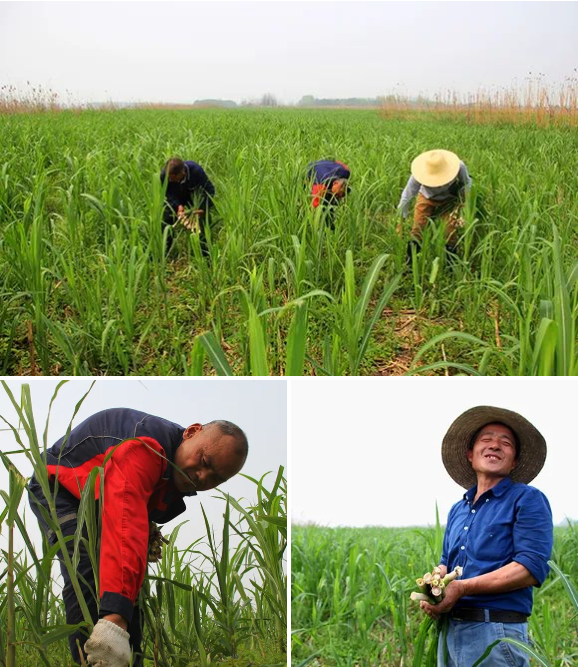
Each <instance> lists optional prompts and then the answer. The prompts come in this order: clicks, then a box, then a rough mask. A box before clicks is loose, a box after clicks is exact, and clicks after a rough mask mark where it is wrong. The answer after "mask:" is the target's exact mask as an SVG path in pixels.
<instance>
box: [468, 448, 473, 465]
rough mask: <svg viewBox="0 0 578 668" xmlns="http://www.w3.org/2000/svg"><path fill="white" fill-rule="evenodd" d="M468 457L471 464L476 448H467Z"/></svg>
mask: <svg viewBox="0 0 578 668" xmlns="http://www.w3.org/2000/svg"><path fill="white" fill-rule="evenodd" d="M466 457H467V458H468V461H469V462H470V464H471V463H472V459H473V458H474V450H473V448H471V449H470V448H468V449H467V450H466Z"/></svg>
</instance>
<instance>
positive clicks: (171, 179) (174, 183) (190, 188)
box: [161, 158, 215, 255]
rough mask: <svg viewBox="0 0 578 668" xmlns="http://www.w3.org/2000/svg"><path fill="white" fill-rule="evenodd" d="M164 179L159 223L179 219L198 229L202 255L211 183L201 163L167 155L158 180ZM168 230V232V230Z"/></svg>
mask: <svg viewBox="0 0 578 668" xmlns="http://www.w3.org/2000/svg"><path fill="white" fill-rule="evenodd" d="M165 180H168V182H167V190H166V196H165V198H166V206H165V212H164V216H163V224H164V225H165V226H167V225H168V226H170V227H171V228H172V227H173V226H174V224H175V223H176V222H180V223H181V224H182V225H183V226H184V227H186V228H187V229H188V230H190V231H192V232H198V233H199V239H200V242H201V250H202V252H203V255H207V254H208V248H207V237H206V231H205V230H206V225H208V221H207V219H208V213H209V209H210V207H211V204H212V198H213V197H214V196H215V186H214V185H213V184H212V183H211V181H210V179H209V177H208V176H207V175H206V173H205V170H204V169H203V168H202V167H201V165H199V164H198V163H196V162H193V161H192V160H186V161H185V160H181V158H170V159H169V160H168V161H167V163H166V165H165V166H164V168H163V170H162V171H161V182H162V183H164V182H165ZM169 234H170V235H171V236H172V231H171V232H170V233H169Z"/></svg>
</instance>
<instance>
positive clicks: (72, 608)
mask: <svg viewBox="0 0 578 668" xmlns="http://www.w3.org/2000/svg"><path fill="white" fill-rule="evenodd" d="M111 453H112V454H111ZM247 453H248V444H247V438H246V436H245V434H244V433H243V431H242V430H241V429H240V428H239V427H237V426H236V425H234V424H232V423H231V422H227V421H224V420H217V421H214V422H209V423H208V424H205V425H201V424H198V423H196V424H192V425H191V426H189V427H187V428H186V429H185V428H183V427H181V426H180V425H178V424H175V423H173V422H169V421H168V420H164V419H163V418H160V417H156V416H154V415H148V414H147V413H142V412H140V411H137V410H133V409H130V408H112V409H108V410H104V411H101V412H99V413H96V414H95V415H93V416H91V417H89V418H88V419H87V420H85V421H84V422H82V423H81V424H80V425H78V426H77V427H75V428H74V429H73V430H72V431H71V432H70V434H69V435H68V438H66V439H65V438H64V437H63V438H61V439H59V440H58V441H57V442H56V443H55V444H54V445H53V446H52V448H50V449H49V450H48V451H47V452H46V468H47V471H48V475H49V478H50V486H51V491H52V492H53V493H54V482H55V480H56V479H58V490H57V493H56V497H55V503H56V509H57V515H58V518H59V523H60V525H61V527H62V532H63V534H64V536H71V535H73V534H74V533H75V531H76V527H77V514H78V508H79V500H80V496H81V493H82V490H83V488H84V486H85V484H86V482H87V479H88V477H89V475H90V472H91V471H92V469H93V468H94V467H97V466H102V465H103V462H104V460H105V458H106V457H107V456H108V455H111V456H110V458H109V459H107V461H106V463H104V500H103V499H99V495H100V483H99V480H98V479H97V483H96V487H95V496H96V499H97V500H98V502H99V504H101V505H102V534H101V542H100V569H99V588H100V591H99V592H97V596H98V597H99V602H98V604H97V601H96V600H94V597H93V595H92V593H91V589H92V591H94V589H95V581H94V575H93V570H92V565H91V563H90V559H89V556H88V553H87V552H86V550H85V549H81V558H80V563H79V565H78V570H77V574H78V576H79V582H80V585H81V588H82V592H83V594H84V597H85V599H86V602H87V605H88V607H89V609H90V612H91V615H92V617H93V621H94V622H95V624H96V625H95V627H94V629H93V632H92V634H91V636H90V638H89V639H88V640H86V636H85V635H83V633H82V632H81V631H79V632H77V633H75V634H73V635H72V636H70V638H69V642H70V649H71V652H72V656H73V658H74V660H75V661H76V662H77V663H80V655H79V651H78V647H77V643H76V641H77V639H78V640H79V643H80V646H81V647H82V648H83V653H84V655H85V657H87V660H88V662H89V663H90V664H94V665H103V666H128V665H129V660H130V645H132V649H133V652H134V657H133V665H135V666H137V665H142V655H141V648H140V642H141V619H140V615H139V614H138V611H137V610H135V602H136V599H137V596H138V593H139V590H140V588H141V586H142V583H143V580H144V577H145V572H146V568H147V556H148V552H149V523H150V522H151V521H152V522H156V523H159V524H164V523H165V522H169V521H170V520H172V519H174V518H175V517H177V515H180V514H181V513H182V512H183V511H184V510H185V502H184V500H183V498H184V497H185V496H193V495H196V494H197V492H203V491H206V490H209V489H213V488H215V487H217V486H218V485H220V484H222V483H224V482H225V481H227V480H228V479H229V478H231V477H232V476H234V475H236V474H237V473H239V471H240V470H241V468H242V466H243V465H244V463H245V460H246V458H247ZM179 469H180V471H179ZM29 495H30V505H31V508H32V510H33V512H34V513H35V515H36V516H37V517H38V520H39V522H40V525H41V527H42V528H43V530H44V532H45V534H46V536H47V538H48V541H49V543H50V544H51V545H53V544H54V543H55V542H56V536H55V534H54V533H53V532H52V531H51V530H50V529H49V527H48V525H47V524H46V521H45V519H44V517H43V515H42V512H41V510H40V508H39V505H41V506H44V508H47V507H48V504H47V501H46V499H45V498H44V496H43V493H42V489H41V487H40V485H39V483H38V482H37V481H36V480H35V478H34V477H32V479H31V480H30V483H29ZM68 545H69V550H70V552H71V554H72V551H73V548H72V545H73V542H70V543H69V544H68ZM60 559H61V571H62V576H63V578H64V583H65V584H64V591H63V598H64V603H65V607H66V621H67V623H68V624H78V623H79V622H82V621H83V616H82V612H81V610H80V606H79V603H78V600H77V597H76V594H75V593H74V589H73V587H72V583H71V581H70V577H69V575H68V572H67V570H66V567H65V565H64V562H63V561H62V555H60ZM97 620H98V622H97ZM129 643H130V645H129ZM87 655H88V656H87ZM100 662H102V663H100Z"/></svg>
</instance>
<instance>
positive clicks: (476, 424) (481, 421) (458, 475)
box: [442, 406, 546, 489]
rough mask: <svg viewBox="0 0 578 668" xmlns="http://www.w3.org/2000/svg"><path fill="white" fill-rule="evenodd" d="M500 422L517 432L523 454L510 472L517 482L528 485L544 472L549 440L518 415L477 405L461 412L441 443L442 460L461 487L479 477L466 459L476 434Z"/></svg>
mask: <svg viewBox="0 0 578 668" xmlns="http://www.w3.org/2000/svg"><path fill="white" fill-rule="evenodd" d="M492 422H501V423H503V424H505V425H506V426H507V427H509V428H510V429H511V430H512V431H514V432H515V433H516V436H517V437H518V440H519V442H520V455H519V457H518V462H517V464H516V468H515V469H514V470H513V471H512V472H511V473H510V478H511V479H512V480H513V481H514V482H523V483H526V484H527V483H529V482H530V481H531V480H533V479H534V478H535V477H536V476H537V475H538V473H540V471H541V470H542V467H543V466H544V462H545V461H546V440H545V439H544V437H543V436H542V434H541V433H540V432H539V431H538V430H537V429H536V427H534V425H533V424H531V423H530V422H528V420H526V418H524V417H522V416H521V415H520V414H519V413H514V412H513V411H509V410H507V409H505V408H496V407H495V406H476V407H475V408H470V409H469V410H467V411H466V412H465V413H462V414H461V415H460V416H459V418H457V420H455V421H454V422H453V424H452V425H451V427H450V428H449V429H448V431H447V434H446V435H445V436H444V440H443V442H442V461H443V463H444V466H445V467H446V470H447V472H448V473H449V474H450V476H451V477H452V478H453V479H454V480H455V481H456V482H457V483H458V485H461V486H462V487H465V488H466V489H469V488H470V487H473V486H474V485H475V484H477V476H476V473H475V471H474V470H473V469H472V465H471V463H470V462H469V461H468V459H467V457H466V452H467V450H468V446H469V444H470V442H471V440H472V437H473V435H474V434H475V433H476V432H477V431H478V429H481V428H482V427H483V426H485V425H487V424H490V423H492Z"/></svg>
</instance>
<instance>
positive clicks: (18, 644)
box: [0, 383, 287, 666]
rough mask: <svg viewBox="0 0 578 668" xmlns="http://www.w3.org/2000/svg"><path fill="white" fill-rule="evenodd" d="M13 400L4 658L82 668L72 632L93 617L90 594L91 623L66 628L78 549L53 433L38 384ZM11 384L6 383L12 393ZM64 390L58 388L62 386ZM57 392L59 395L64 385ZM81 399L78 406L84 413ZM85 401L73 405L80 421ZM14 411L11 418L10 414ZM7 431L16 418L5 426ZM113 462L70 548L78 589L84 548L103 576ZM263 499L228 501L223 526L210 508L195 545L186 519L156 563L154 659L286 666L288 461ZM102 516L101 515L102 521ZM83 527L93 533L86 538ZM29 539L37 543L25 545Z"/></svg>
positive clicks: (6, 496) (146, 603)
mask: <svg viewBox="0 0 578 668" xmlns="http://www.w3.org/2000/svg"><path fill="white" fill-rule="evenodd" d="M3 386H4V390H5V391H6V392H7V393H8V394H9V396H11V398H12V401H13V404H14V407H15V408H16V410H17V412H18V416H19V421H20V425H18V424H13V425H11V426H8V428H7V429H4V430H3V431H4V435H3V436H2V438H3V442H6V441H7V440H8V436H7V435H6V434H5V432H6V431H11V430H12V427H14V429H16V430H18V429H19V427H20V429H19V430H18V431H13V434H14V441H13V442H14V448H13V450H10V451H9V452H7V449H6V448H5V447H3V448H2V451H0V460H1V462H0V465H3V466H5V467H6V468H7V469H8V471H9V472H10V482H9V488H8V489H6V490H0V666H71V665H75V664H74V663H73V662H72V657H71V655H70V650H69V646H68V640H67V636H68V635H69V634H70V633H72V632H74V631H76V630H77V629H78V628H80V627H84V628H85V630H86V633H87V635H90V633H91V631H92V627H93V623H92V619H91V617H90V613H89V611H88V607H87V605H86V601H85V599H84V597H83V595H82V592H80V590H78V592H79V593H78V598H79V602H80V603H79V604H80V607H81V610H82V611H83V613H84V618H85V621H84V622H82V624H80V625H78V626H70V625H67V624H66V617H65V611H64V604H63V601H62V595H61V592H62V588H61V587H62V580H61V577H60V571H59V566H58V564H57V562H56V561H55V559H56V552H57V550H58V549H59V547H60V548H62V547H63V546H65V545H66V540H67V539H65V538H64V537H63V535H62V530H61V528H60V525H59V523H58V521H57V517H56V510H55V509H54V504H53V500H52V497H51V495H50V491H49V488H48V480H47V473H46V468H45V467H44V466H43V463H42V460H41V453H42V452H43V451H44V449H45V448H46V446H47V445H48V447H49V446H50V444H47V443H46V431H47V429H45V430H44V431H43V432H42V433H43V435H42V433H41V430H40V427H38V428H37V427H36V426H35V424H34V412H33V409H32V402H31V398H30V392H29V387H28V386H27V385H24V386H23V392H22V396H21V397H19V398H15V397H13V396H12V395H11V394H10V392H9V390H8V388H7V386H6V384H5V383H3ZM0 391H3V390H0ZM56 392H58V390H57V391H56ZM55 394H56V393H55ZM80 403H81V402H79V404H78V405H77V407H76V409H77V410H78V407H79V405H80ZM72 415H73V407H71V420H72ZM2 419H3V418H2ZM3 427H6V425H5V424H4V423H3ZM20 452H25V453H26V456H27V457H28V458H29V459H30V461H31V462H32V464H33V466H34V472H35V477H36V479H37V480H38V481H39V482H40V483H41V485H42V487H43V489H44V490H46V491H45V496H46V498H47V499H49V500H50V504H51V516H50V517H47V518H46V519H47V523H48V525H49V526H50V528H51V529H52V530H53V531H54V532H55V534H56V536H57V539H58V543H57V544H56V545H55V546H54V547H52V548H51V547H49V546H48V544H47V542H46V541H45V540H43V544H42V545H34V544H33V542H32V540H31V538H30V527H31V526H32V524H33V523H34V524H36V523H37V520H36V517H35V516H34V515H33V513H32V511H31V510H30V508H29V507H28V499H27V496H28V495H27V491H26V489H25V487H24V486H25V483H26V480H25V479H24V478H23V477H22V476H21V475H20V473H19V472H18V471H17V470H16V468H15V467H14V465H13V464H12V462H11V459H10V455H12V454H16V453H20ZM99 474H102V468H101V467H99V468H95V469H94V470H93V471H92V473H91V475H90V478H89V480H88V482H87V484H86V486H85V489H84V491H83V494H82V498H81V503H80V508H79V513H78V516H79V523H78V524H79V525H78V529H77V531H76V534H75V536H74V540H73V541H72V540H71V539H68V540H71V542H72V549H71V546H70V545H69V549H71V554H70V555H69V554H68V552H67V551H66V549H64V550H63V554H65V555H66V556H65V564H66V568H67V569H68V572H69V573H70V574H71V580H72V582H73V585H74V587H75V589H76V588H77V587H78V579H77V576H76V570H75V564H77V563H78V561H77V559H78V558H79V551H80V549H81V548H83V549H86V551H87V552H88V554H89V556H90V559H91V562H92V566H93V569H94V573H95V580H96V582H98V568H99V558H98V555H99V543H100V541H99V533H98V525H99V524H100V522H101V517H100V514H99V513H100V510H99V511H98V512H96V508H95V501H94V486H95V481H96V476H97V475H99ZM249 479H250V480H252V481H253V482H254V484H255V495H254V498H253V499H242V500H241V499H239V500H237V499H234V498H233V497H231V496H229V495H226V494H224V493H222V492H220V491H219V490H218V489H217V490H215V494H216V495H217V498H219V496H220V498H221V499H222V507H223V523H222V525H221V526H215V527H213V526H210V524H209V522H208V519H207V516H206V515H205V513H204V510H203V511H202V512H203V516H204V519H205V526H206V535H205V536H199V537H198V538H197V539H196V540H194V541H193V542H192V543H191V544H190V545H189V546H187V547H186V548H184V549H183V548H179V547H177V545H176V541H177V536H178V534H179V531H181V532H183V531H186V529H183V525H184V524H185V523H186V522H185V521H183V522H181V523H180V524H178V525H177V526H176V527H175V528H174V529H173V531H172V533H170V534H168V535H167V532H166V531H163V533H164V534H165V535H166V537H167V538H168V539H169V544H168V545H166V546H164V547H163V555H162V560H161V561H159V562H158V563H156V564H149V567H148V572H147V575H146V577H145V581H144V584H143V587H142V589H141V592H140V594H139V606H140V608H141V610H143V611H144V624H143V645H142V646H143V652H144V655H145V658H144V665H145V666H190V665H194V666H285V665H287V647H286V645H287V575H286V565H287V564H286V557H285V550H286V546H287V514H286V498H287V483H286V479H285V477H284V475H283V467H280V468H279V470H278V471H277V472H274V473H270V474H266V475H263V477H262V478H261V479H260V480H254V479H253V478H249ZM97 517H98V520H97ZM83 526H84V527H85V529H84V535H83ZM24 546H25V547H24Z"/></svg>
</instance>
